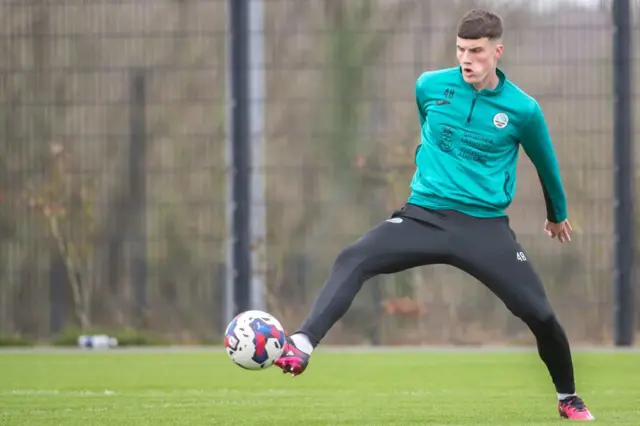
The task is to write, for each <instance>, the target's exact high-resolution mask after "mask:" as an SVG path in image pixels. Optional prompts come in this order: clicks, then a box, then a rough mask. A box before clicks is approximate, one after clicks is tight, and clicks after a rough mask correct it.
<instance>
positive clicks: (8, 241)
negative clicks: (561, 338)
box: [0, 0, 640, 345]
mask: <svg viewBox="0 0 640 426" xmlns="http://www.w3.org/2000/svg"><path fill="white" fill-rule="evenodd" d="M237 1H238V2H240V1H242V3H244V4H245V6H244V7H245V9H244V10H245V11H248V14H249V15H247V16H250V18H249V20H250V22H249V24H247V25H249V31H245V35H247V34H248V37H249V38H250V40H249V41H248V43H249V44H250V45H251V46H253V47H251V49H255V48H256V46H258V47H257V49H258V50H251V51H250V52H251V53H250V54H248V55H245V56H244V59H245V60H244V62H243V61H242V58H240V59H238V58H239V56H238V55H236V56H234V55H233V53H234V51H233V47H234V46H235V48H236V49H241V47H238V46H243V44H242V42H243V40H242V39H238V38H231V37H230V34H232V33H233V34H235V35H236V36H238V34H240V32H239V30H238V27H237V26H236V27H235V29H234V28H233V25H231V24H232V23H233V18H231V17H232V16H234V15H233V13H231V12H232V10H231V7H230V4H232V3H231V2H229V1H227V0H154V1H147V0H92V1H91V2H83V1H79V0H50V1H46V0H42V1H35V0H17V1H8V0H2V2H1V3H0V23H1V25H0V137H1V138H2V142H1V144H0V149H1V151H0V341H1V340H2V339H4V341H11V342H27V341H53V342H63V341H64V339H65V336H67V337H69V336H74V337H73V338H75V335H76V334H77V333H79V332H80V331H82V332H91V331H105V332H108V333H111V334H115V335H119V336H129V337H130V339H132V340H134V341H138V342H140V343H145V342H146V343H150V342H164V343H186V344H194V343H211V342H213V343H215V344H220V343H221V339H220V335H221V333H222V332H223V330H224V327H225V325H226V321H227V320H228V319H229V315H231V314H232V313H233V312H237V311H238V310H241V309H243V308H246V307H259V308H262V309H266V310H268V311H269V312H271V313H272V314H274V315H276V316H277V317H278V318H280V319H281V321H282V322H283V324H284V325H285V327H286V328H287V329H288V330H291V331H293V330H294V329H295V328H296V327H297V326H298V325H299V322H300V321H301V320H302V319H303V318H304V316H305V315H306V313H307V310H308V308H309V306H310V304H311V303H312V301H313V299H314V298H315V296H316V294H317V292H318V290H319V288H320V287H321V286H322V284H323V283H324V280H325V279H326V277H327V274H328V272H329V269H330V267H331V264H332V262H333V260H334V258H335V256H336V255H337V254H338V252H339V251H340V250H341V249H342V248H343V247H344V246H346V245H347V244H349V243H351V242H353V241H354V240H355V239H357V238H358V237H359V236H360V235H361V234H362V233H363V232H365V231H367V230H368V229H369V228H370V227H371V226H372V225H374V224H375V223H377V222H378V221H380V220H383V219H386V218H387V217H388V216H389V214H390V212H391V211H392V210H394V209H396V208H398V207H400V206H401V205H402V204H403V203H404V202H405V201H406V199H407V197H408V195H409V187H408V185H409V181H410V179H411V176H412V174H413V172H414V166H413V152H414V149H415V147H416V145H417V144H418V143H419V124H418V116H417V112H416V106H415V99H414V84H415V79H416V78H417V77H418V76H419V75H420V73H421V72H423V71H425V70H429V69H434V68H439V67H449V66H454V65H455V64H456V62H455V61H456V59H455V28H456V25H457V23H458V20H459V19H460V17H461V16H462V14H463V13H464V12H466V11H467V10H468V9H470V8H471V7H474V6H483V7H490V8H491V9H492V10H494V11H496V12H498V13H499V14H500V15H501V16H502V17H503V18H504V20H505V25H506V33H505V44H506V51H505V56H504V59H503V60H502V62H501V67H502V68H503V69H504V70H505V72H506V73H507V75H508V77H510V78H511V79H512V80H513V81H514V82H515V83H516V84H518V85H519V86H520V87H522V88H523V89H524V90H526V91H528V92H529V93H530V94H531V95H533V96H534V97H536V98H537V99H538V101H539V103H540V104H541V106H542V108H543V110H544V112H545V115H546V118H547V120H548V124H549V127H550V131H551V134H552V136H553V138H554V141H555V147H556V152H557V155H558V158H559V161H560V165H561V170H562V173H563V178H564V182H565V185H566V190H567V193H568V199H569V217H570V219H571V221H572V224H573V226H574V230H575V234H574V235H575V237H574V242H573V244H571V245H569V246H567V245H560V244H558V243H557V242H555V241H550V240H549V239H548V238H547V237H546V235H545V234H544V233H543V232H542V225H543V221H544V218H545V208H544V201H543V198H542V191H541V188H540V185H539V181H538V179H537V176H536V174H535V170H534V169H533V167H532V166H531V163H530V161H529V160H528V159H527V158H526V156H524V154H523V155H522V156H521V160H520V164H519V169H520V170H519V182H518V190H517V194H516V197H515V199H514V202H513V206H512V208H511V209H510V211H509V214H510V216H511V220H512V226H513V228H514V230H515V231H516V232H517V233H518V235H519V240H520V241H521V243H522V244H523V245H524V247H525V248H526V250H527V253H528V256H529V258H530V259H531V260H532V261H533V262H534V263H535V265H536V266H537V268H538V270H539V272H540V274H541V276H542V277H543V280H544V282H545V284H546V287H547V290H548V293H549V296H550V299H551V301H552V304H553V306H554V307H555V309H556V310H557V311H558V315H559V317H560V319H561V321H562V323H563V324H564V326H565V328H566V329H567V332H568V334H569V336H570V338H571V339H572V340H573V341H574V342H576V343H578V342H579V343H585V344H611V342H613V341H614V337H615V336H614V335H615V332H614V331H615V329H616V321H615V318H616V314H617V313H619V308H618V307H619V306H626V307H625V308H624V311H623V315H622V316H619V317H622V318H626V319H627V321H626V323H627V325H628V324H629V323H631V322H632V326H631V329H630V330H629V329H628V330H627V331H626V335H627V336H628V335H629V333H635V332H638V331H640V316H635V317H634V316H633V315H632V311H631V305H630V304H627V305H624V303H623V304H622V305H621V304H620V302H621V301H622V302H625V301H627V302H629V301H630V300H629V299H630V298H632V297H635V298H636V300H637V302H638V303H640V291H636V292H635V296H631V295H632V293H631V292H630V291H628V290H629V289H631V288H632V287H636V288H637V285H636V281H635V278H633V274H632V273H633V271H634V270H635V269H636V268H638V267H639V266H640V261H639V260H638V259H636V258H635V254H634V253H635V252H633V251H631V248H632V245H633V242H634V241H635V239H636V232H635V227H634V226H633V222H635V214H634V213H633V210H632V204H633V203H632V201H633V199H634V198H635V191H636V189H635V187H634V186H628V184H630V183H633V184H634V185H635V180H636V179H637V175H636V174H635V172H634V170H633V168H632V166H633V163H635V161H636V160H635V158H636V156H635V154H634V155H633V156H632V155H631V154H630V152H631V151H629V148H630V146H631V140H632V137H633V136H635V138H636V140H637V139H638V138H637V136H638V132H639V131H640V130H639V129H640V128H639V127H638V126H637V125H636V127H635V128H634V129H632V130H631V131H627V132H625V131H624V130H625V129H628V128H629V127H627V125H626V124H628V123H630V122H631V123H638V122H640V104H639V103H638V99H639V97H640V79H639V76H640V67H639V66H638V62H639V60H640V25H639V18H640V2H639V1H637V0H630V1H628V2H625V1H620V2H618V3H619V4H623V3H630V6H629V7H630V10H631V13H623V14H622V15H625V16H622V17H623V18H624V17H627V18H630V20H631V26H630V27H627V30H629V31H624V32H622V33H620V32H616V31H614V27H615V19H614V17H616V16H618V18H620V17H621V14H620V13H619V14H618V15H616V13H614V12H615V10H614V9H613V4H612V1H606V0H603V1H597V0H592V1H590V0H583V1H578V0H574V1H562V0H531V1H470V0H469V1H467V0H464V1H463V0H461V1H455V0H316V1H301V0H261V1H260V2H259V4H257V3H258V2H257V1H255V2H253V3H255V4H252V5H248V3H252V1H249V2H247V1H243V0H237ZM235 16H236V17H237V16H238V15H235ZM256 17H258V18H261V19H260V20H259V22H258V21H255V20H253V19H254V18H256ZM238 22H241V21H237V22H236V23H238ZM245 24H246V22H245ZM251 28H253V29H254V30H253V31H251ZM256 28H257V30H255V29H256ZM244 29H245V30H246V28H244ZM233 31H235V32H233ZM625 40H626V42H625ZM630 40H631V41H632V44H631V45H628V44H627V45H625V43H628V42H629V41H630ZM234 43H236V44H234ZM244 46H245V47H246V45H244ZM616 46H618V47H619V46H622V47H623V48H624V47H627V51H626V52H627V53H625V50H624V49H622V50H620V52H621V56H620V58H621V59H622V60H614V59H615V58H616V56H615V55H614V53H615V51H616V48H617V47H616ZM629 46H632V47H629ZM228 47H229V49H228ZM235 52H236V53H238V50H236V51H235ZM241 53H245V51H244V50H242V49H241ZM234 57H235V58H236V61H235V62H234V59H232V58H234ZM628 65H631V67H629V66H628ZM629 70H632V72H631V74H625V72H627V71H629ZM238 76H240V77H243V76H244V77H248V79H249V80H251V82H250V85H249V86H246V85H245V86H243V85H242V84H241V83H242V82H243V81H245V83H246V80H242V78H239V77H238ZM625 76H626V77H629V78H628V79H626V78H625ZM616 82H622V84H623V86H616V84H614V83H616ZM247 87H248V89H247ZM616 87H618V91H617V92H616V91H615V90H616V89H615V88H616ZM243 88H244V89H243ZM243 90H244V91H243ZM625 93H626V96H623V97H622V98H620V94H623V95H624V94H625ZM234 96H240V97H242V99H241V101H242V103H241V104H240V106H241V107H242V108H240V109H238V105H239V104H237V103H233V102H230V101H229V100H228V99H235V98H234ZM236 100H237V99H236ZM625 102H627V103H630V104H632V105H633V109H631V110H629V108H625V109H624V110H625V111H628V112H629V114H628V115H627V114H624V111H623V112H622V113H621V112H620V111H621V110H620V109H618V110H617V109H616V108H617V107H616V105H622V106H623V107H626V106H628V105H627V104H625ZM233 105H235V107H236V108H235V109H234V108H232V107H231V106H233ZM246 114H249V115H250V116H251V117H253V121H251V122H246V120H244V119H245V115H246ZM242 123H246V125H245V126H244V127H243V126H242ZM625 123H626V124H625ZM234 144H240V145H234ZM616 149H618V150H619V151H617V152H618V153H619V155H618V156H617V157H616V156H615V155H614V153H615V152H616ZM243 150H244V151H246V155H243ZM624 160H628V161H626V162H625V161H624ZM234 167H235V168H234ZM249 168H251V171H252V173H251V174H249V173H247V171H248V170H249ZM616 171H619V172H620V175H619V176H621V178H620V179H616V178H615V177H616V174H615V172H616ZM232 183H233V184H234V185H236V184H237V185H238V186H234V185H231V184H232ZM243 185H244V186H243ZM249 186H250V187H251V188H253V190H252V192H250V196H251V199H250V201H249V202H248V204H245V205H239V207H240V209H239V210H234V209H233V207H234V206H238V205H236V204H234V202H236V201H238V200H241V199H242V197H243V196H246V190H247V188H248V187H249ZM636 187H637V186H636ZM231 188H235V192H231V191H229V189H231ZM243 188H244V190H245V192H242V190H243ZM616 188H622V189H623V190H624V189H625V188H626V189H627V191H626V192H625V191H621V192H619V193H616ZM238 191H240V192H238ZM246 199H247V198H245V200H246ZM616 206H621V209H620V210H618V211H619V212H620V214H619V215H618V216H616V215H615V212H616V210H615V207H616ZM243 214H244V215H243ZM616 217H617V218H618V219H616ZM231 219H234V220H240V222H237V221H236V222H232V221H231ZM247 223H250V224H251V226H252V228H250V229H248V228H247V227H246V224H247ZM615 223H619V224H620V227H615V226H614V224H615ZM243 225H244V228H243ZM243 243H244V244H245V245H244V246H243V245H242V244H243ZM616 247H619V248H622V251H621V252H620V253H619V254H617V253H618V252H617V251H616ZM234 250H235V251H234ZM243 250H244V251H243ZM247 250H249V252H247ZM232 253H236V254H237V256H235V257H234V256H232ZM616 259H619V261H618V262H617V261H616ZM248 261H250V262H251V264H250V265H251V266H250V267H249V269H247V268H246V267H247V262H248ZM243 262H244V263H243ZM238 265H240V266H238ZM242 268H244V269H242ZM232 289H235V291H231V290H232ZM256 289H257V290H259V291H254V290H256ZM616 294H618V297H616ZM242 303H245V305H242ZM629 318H637V319H633V320H629ZM122 339H124V337H122ZM531 339H532V338H531V336H530V333H529V332H528V330H527V329H526V328H524V326H523V325H522V324H521V323H520V321H519V320H517V319H515V318H512V317H511V314H509V313H508V311H507V310H506V309H505V308H504V307H503V306H502V304H501V302H499V301H498V300H497V299H496V298H495V297H494V296H493V295H492V294H491V293H489V291H488V290H486V288H485V287H484V286H482V285H481V284H479V283H478V282H477V281H475V279H473V278H471V277H469V276H467V275H465V274H464V273H462V272H459V271H457V270H455V269H453V268H451V267H448V266H432V267H425V268H417V269H414V270H410V271H406V272H404V273H400V274H396V275H391V276H381V277H377V278H375V279H372V280H371V281H369V282H367V283H366V284H365V286H364V287H363V290H362V291H361V293H360V294H359V295H358V297H357V298H356V300H355V302H354V304H353V306H352V309H351V310H350V311H349V313H348V314H347V315H346V316H345V317H344V318H343V320H342V321H340V322H339V323H338V324H337V325H336V326H335V328H334V329H333V330H332V331H331V332H330V333H329V335H328V336H327V338H326V340H325V342H326V343H327V344H329V343H331V344H365V345H369V344H374V345H378V344H379V345H397V344H407V345H414V344H459V345H462V344H465V345H473V344H483V343H484V344H486V343H508V344H528V343H531V341H532V340H531ZM71 340H73V339H71Z"/></svg>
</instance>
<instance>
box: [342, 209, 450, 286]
mask: <svg viewBox="0 0 640 426" xmlns="http://www.w3.org/2000/svg"><path fill="white" fill-rule="evenodd" d="M416 213H419V212H416V211H412V210H411V208H410V207H407V206H405V207H404V208H402V209H401V210H398V211H395V212H394V213H393V214H392V215H391V217H390V218H389V219H386V220H384V221H382V222H380V223H378V224H377V225H375V226H374V227H373V228H372V229H370V230H369V231H368V232H366V233H365V234H364V235H363V236H362V237H361V238H360V239H358V240H357V241H356V242H355V243H354V244H352V245H351V246H349V247H347V248H346V249H345V250H344V251H343V252H342V253H341V255H340V257H341V258H343V260H345V258H347V259H353V258H357V259H358V261H359V262H363V263H366V264H367V266H368V268H367V269H371V268H374V269H375V272H376V273H382V274H387V273H394V272H399V271H402V270H405V269H409V268H413V267H417V266H423V265H429V264H436V263H447V260H448V259H449V258H450V255H451V252H450V247H449V244H448V234H447V232H446V231H445V230H444V229H442V228H440V227H439V226H438V225H437V224H436V223H434V221H433V220H431V219H430V218H429V217H428V216H425V217H421V218H420V219H417V218H416V216H417V215H416Z"/></svg>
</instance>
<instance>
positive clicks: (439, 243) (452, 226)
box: [276, 10, 593, 420]
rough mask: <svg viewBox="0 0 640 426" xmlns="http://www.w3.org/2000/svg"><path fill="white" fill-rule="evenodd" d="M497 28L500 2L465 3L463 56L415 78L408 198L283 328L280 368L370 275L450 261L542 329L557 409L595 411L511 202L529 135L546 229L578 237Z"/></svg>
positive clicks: (539, 336) (293, 362) (304, 351)
mask: <svg viewBox="0 0 640 426" xmlns="http://www.w3.org/2000/svg"><path fill="white" fill-rule="evenodd" d="M502 32H503V29H502V21H501V19H500V18H499V17H498V16H496V15H495V14H493V13H490V12H487V11H483V10H472V11H470V12H468V13H467V14H466V15H465V16H464V17H463V18H462V20H461V22H460V23H459V25H458V33H457V35H458V37H457V52H458V55H457V56H458V63H459V66H458V67H455V68H449V69H444V70H437V71H431V72H425V73H423V74H422V75H420V76H419V78H418V79H417V82H416V86H415V95H416V101H417V108H418V116H419V118H420V127H421V136H422V138H421V143H420V145H419V146H418V148H417V149H416V153H415V163H416V168H417V170H416V172H415V175H414V176H413V180H412V182H411V195H410V197H409V199H408V202H407V204H406V205H405V206H404V207H402V208H401V209H400V210H398V211H395V212H394V213H393V214H392V215H391V218H389V219H387V220H386V221H383V222H382V223H380V224H378V225H377V226H375V227H374V228H373V229H371V230H370V231H368V232H367V233H366V234H365V235H364V236H362V238H360V239H359V240H358V241H356V242H355V243H354V244H353V245H351V246H349V247H347V248H346V249H344V250H343V251H342V252H341V253H340V254H339V255H338V257H337V259H336V261H335V263H334V265H333V268H332V270H331V272H330V275H329V278H328V280H327V282H326V283H325V284H324V286H323V288H322V289H321V290H320V294H319V295H318V298H317V300H316V301H315V304H314V306H313V308H312V309H311V312H310V314H309V316H308V317H307V319H306V320H305V321H304V323H303V324H302V326H301V327H300V329H299V330H298V331H297V332H296V333H295V334H293V335H292V336H289V337H288V338H287V343H286V345H285V350H284V353H283V356H282V357H281V358H280V359H279V360H278V361H277V362H276V364H277V365H278V366H279V367H280V368H281V369H282V370H283V372H285V373H291V374H293V375H299V374H301V373H302V372H303V371H304V370H305V368H306V367H307V365H308V363H309V360H310V355H311V353H312V351H313V349H314V348H315V347H316V346H317V345H318V344H319V342H320V341H321V340H322V338H323V337H324V336H325V334H326V333H327V332H328V331H329V329H330V328H331V327H332V326H333V325H334V324H335V323H336V322H337V321H338V320H339V319H340V318H341V317H342V316H343V315H344V314H345V313H346V311H347V309H349V307H350V305H351V303H352V301H353V299H354V298H355V296H356V294H357V293H358V292H359V291H360V288H361V287H362V285H363V283H364V282H365V281H366V280H367V279H369V278H371V277H374V276H376V275H378V274H390V273H395V272H399V271H403V270H406V269H409V268H413V267H418V266H423V265H431V264H448V265H452V266H454V267H457V268H459V269H461V270H463V271H466V272H467V273H469V274H470V275H472V276H474V277H475V278H477V279H478V280H479V281H480V282H482V283H483V284H484V285H486V286H487V287H488V288H489V289H490V290H491V291H492V292H493V293H494V294H495V295H496V296H497V297H499V298H500V299H501V300H502V302H503V303H504V304H505V306H506V307H507V308H508V309H509V310H510V311H511V312H512V313H513V314H514V315H516V316H517V317H519V318H520V319H522V320H523V321H524V322H525V323H526V325H527V326H528V327H529V329H530V330H531V332H532V333H533V334H534V335H535V338H536V341H537V347H538V353H539V355H540V358H541V360H542V361H543V362H544V363H545V365H546V367H547V369H548V371H549V374H550V376H551V379H552V381H553V384H554V385H555V388H556V391H557V394H558V407H557V408H558V412H559V414H560V415H561V416H562V417H564V418H569V419H574V420H592V419H593V416H592V415H591V413H590V412H589V410H588V409H587V407H586V406H585V404H584V403H583V401H582V400H581V399H580V397H579V396H578V395H577V394H576V393H575V392H576V389H575V384H574V375H573V374H574V373H573V363H572V357H571V350H570V347H569V342H568V340H567V337H566V335H565V332H564V330H563V328H562V326H561V325H560V324H559V322H558V319H557V318H556V315H555V313H554V311H553V310H552V308H551V306H550V304H549V301H548V300H547V296H546V294H545V290H544V288H543V284H542V283H541V281H540V278H539V277H538V275H537V274H536V272H535V271H534V268H533V265H532V264H531V262H530V260H529V258H528V256H527V255H526V254H525V251H524V249H523V248H522V247H521V246H520V244H519V243H518V242H517V241H516V237H515V234H514V233H513V231H512V230H511V228H510V226H509V219H508V216H507V215H506V214H505V210H506V209H507V208H508V207H509V205H510V204H511V200H512V196H513V193H514V190H515V182H516V163H517V159H518V150H519V147H520V146H522V147H523V149H524V151H525V153H526V154H527V156H528V157H529V158H530V159H531V161H532V162H533V164H534V166H535V167H536V169H537V171H538V175H539V178H540V181H541V184H542V189H543V193H544V198H545V202H546V215H547V217H546V221H545V224H544V231H545V232H546V233H547V235H548V236H549V237H550V238H557V239H558V240H559V241H560V242H561V243H564V242H568V241H571V237H570V235H571V225H570V224H569V221H568V220H567V206H566V199H565V193H564V189H563V185H562V180H561V178H560V172H559V170H558V164H557V161H556V157H555V153H554V150H553V146H552V142H551V138H550V136H549V133H548V130H547V125H546V123H545V119H544V117H543V114H542V111H541V110H540V106H539V105H538V103H537V102H536V100H535V99H533V98H532V97H530V96H529V95H527V94H526V93H525V92H523V91H522V90H521V89H519V88H518V87H517V86H516V85H514V84H513V83H512V82H510V81H509V80H508V79H507V78H506V76H505V74H504V72H503V71H502V70H500V69H499V68H498V67H497V62H498V60H499V59H500V57H501V56H502V52H503V45H502V44H501V38H502Z"/></svg>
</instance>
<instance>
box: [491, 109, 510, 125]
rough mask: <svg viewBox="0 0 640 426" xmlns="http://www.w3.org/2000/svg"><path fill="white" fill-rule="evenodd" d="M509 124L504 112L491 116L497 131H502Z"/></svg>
mask: <svg viewBox="0 0 640 426" xmlns="http://www.w3.org/2000/svg"><path fill="white" fill-rule="evenodd" d="M507 124H509V116H507V114H505V113H504V112H499V113H497V114H496V115H494V116H493V125H494V126H496V127H497V128H498V129H504V128H505V127H507Z"/></svg>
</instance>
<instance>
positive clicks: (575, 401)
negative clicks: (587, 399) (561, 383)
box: [562, 396, 587, 411]
mask: <svg viewBox="0 0 640 426" xmlns="http://www.w3.org/2000/svg"><path fill="white" fill-rule="evenodd" d="M562 402H563V403H564V404H566V405H568V406H570V407H571V408H573V409H574V410H576V411H585V410H586V409H587V407H586V406H585V405H584V402H583V401H582V399H580V398H579V397H577V396H570V397H568V398H566V399H565V400H564V401H562Z"/></svg>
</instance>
